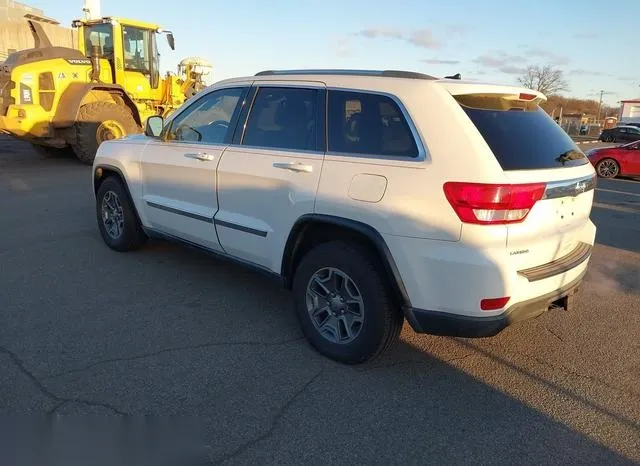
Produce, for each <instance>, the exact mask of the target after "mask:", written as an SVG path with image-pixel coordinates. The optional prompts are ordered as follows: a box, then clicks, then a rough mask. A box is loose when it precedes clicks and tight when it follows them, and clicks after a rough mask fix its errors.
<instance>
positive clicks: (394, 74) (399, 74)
mask: <svg viewBox="0 0 640 466" xmlns="http://www.w3.org/2000/svg"><path fill="white" fill-rule="evenodd" d="M294 74H301V75H305V74H306V75H309V74H316V75H342V76H380V77H386V78H406V79H429V80H432V79H438V78H436V77H434V76H429V75H428V74H424V73H417V72H415V71H402V70H343V69H336V70H329V69H322V70H313V69H304V70H265V71H260V72H259V73H256V74H255V76H286V75H294Z"/></svg>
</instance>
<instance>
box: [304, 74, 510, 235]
mask: <svg viewBox="0 0 640 466" xmlns="http://www.w3.org/2000/svg"><path fill="white" fill-rule="evenodd" d="M343 81H344V82H341V83H340V85H336V86H333V85H332V84H330V83H327V87H328V88H329V91H331V89H332V88H343V89H345V90H350V91H357V90H358V89H363V90H366V91H370V92H380V93H386V94H391V95H393V96H395V97H396V98H397V99H399V100H400V101H401V102H402V104H403V105H404V107H405V109H406V112H407V114H408V116H409V117H410V118H411V120H412V122H413V125H414V126H415V129H416V132H417V134H418V137H419V139H420V141H419V142H421V144H422V146H423V147H424V159H423V160H407V159H400V160H399V159H395V160H394V159H393V158H392V157H375V156H353V155H342V154H332V153H330V152H329V153H327V155H326V157H325V163H324V165H323V169H322V176H321V178H320V185H319V189H318V196H317V200H316V212H317V213H322V214H328V215H335V216H339V217H345V218H350V219H354V220H358V221H361V222H364V223H367V224H369V225H371V226H373V227H374V228H376V229H377V230H378V231H379V232H380V233H382V234H385V235H395V236H404V237H412V238H424V239H432V240H440V241H449V242H451V241H459V240H460V237H461V230H462V224H461V222H460V220H459V218H458V217H457V215H456V214H455V212H454V210H453V209H452V208H451V206H450V205H449V202H448V201H447V199H446V197H445V195H444V191H443V184H444V183H445V182H447V181H454V180H455V181H476V180H478V179H482V180H485V181H486V182H503V181H504V174H503V172H502V169H501V168H500V166H499V165H498V163H497V161H496V160H495V157H493V155H492V154H491V152H490V150H489V149H488V146H487V145H486V143H485V142H484V140H483V139H482V137H481V136H480V134H479V133H478V132H477V130H476V129H475V127H474V126H473V124H472V123H471V121H470V120H469V119H468V117H467V116H466V114H465V113H464V111H463V110H462V109H461V108H460V107H459V106H458V105H457V103H456V102H455V100H454V99H453V98H452V97H451V95H450V94H449V93H448V92H447V91H446V89H444V88H443V87H442V86H441V85H439V84H438V83H437V82H433V81H422V80H410V79H408V80H404V79H395V78H393V79H387V80H382V79H380V80H378V79H376V80H365V81H361V82H358V83H357V85H358V86H357V87H354V88H349V82H348V80H343ZM374 86H375V87H374ZM362 174H370V175H376V176H379V177H384V178H386V180H387V184H386V189H385V191H384V194H383V196H382V197H381V198H380V199H374V200H372V201H368V202H367V201H362V200H357V199H354V198H353V197H351V196H350V189H351V186H352V183H353V182H354V180H357V179H359V176H360V175H362Z"/></svg>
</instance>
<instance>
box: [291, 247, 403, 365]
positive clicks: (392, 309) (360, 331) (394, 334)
mask: <svg viewBox="0 0 640 466" xmlns="http://www.w3.org/2000/svg"><path fill="white" fill-rule="evenodd" d="M380 270H382V267H381V266H380V264H379V262H378V261H377V260H376V259H375V258H374V257H372V256H371V254H369V253H367V252H366V251H365V250H363V249H361V248H359V247H358V246H356V245H354V244H352V243H345V242H342V241H332V242H328V243H322V244H320V245H318V246H316V247H315V248H313V249H312V250H311V251H310V252H309V253H307V254H306V255H305V256H304V257H303V258H302V260H301V262H300V264H299V265H298V267H297V269H296V271H295V275H294V278H293V295H294V306H295V311H296V315H297V317H298V321H299V323H300V326H301V328H302V332H303V334H304V335H305V337H306V338H307V340H308V341H309V343H310V344H311V345H312V346H313V347H314V348H315V349H316V350H317V351H318V352H319V353H320V354H322V355H324V356H326V357H328V358H331V359H333V360H335V361H338V362H341V363H345V364H359V363H363V362H365V361H368V360H372V359H375V358H376V357H378V356H379V355H381V354H382V353H383V352H385V351H387V350H389V349H391V348H392V347H393V346H395V345H396V344H397V342H398V340H399V336H400V331H401V330H402V324H403V322H404V316H403V314H402V312H401V311H400V309H399V308H398V307H397V306H396V305H395V303H394V300H393V299H392V295H391V292H390V289H389V286H388V285H387V282H386V280H385V279H384V277H383V276H382V275H381V274H380ZM321 271H323V272H321ZM340 273H341V274H343V276H346V277H348V278H349V279H350V280H351V285H350V286H349V287H348V289H349V290H351V292H350V293H348V292H344V288H343V293H342V294H343V297H346V298H347V300H352V301H358V299H359V304H354V303H353V302H352V303H351V304H350V307H351V309H354V310H355V309H357V310H358V311H359V316H357V317H354V316H355V313H353V312H349V311H348V310H345V307H344V306H345V305H344V304H340V303H339V302H336V300H337V301H339V298H331V299H332V302H333V303H334V305H335V308H334V307H330V306H327V303H328V302H329V301H328V300H327V299H324V298H320V296H319V294H323V295H325V296H328V294H327V293H326V289H327V287H329V288H331V286H330V284H331V280H334V279H335V280H338V282H339V281H340V280H343V283H344V277H343V278H339V277H340ZM316 274H318V275H316ZM314 277H316V278H319V279H323V280H326V282H324V283H326V285H325V288H324V289H323V288H322V286H320V285H318V284H317V283H318V280H313V282H312V279H313V278H314ZM354 285H355V287H354ZM308 286H309V287H310V288H311V289H315V290H316V293H319V294H315V297H316V298H315V300H316V301H317V304H318V306H317V308H316V309H321V308H326V310H325V311H322V312H320V313H319V314H318V315H317V316H316V319H314V318H312V316H311V314H310V312H309V310H308V306H307V304H308V301H309V304H311V303H312V302H313V301H314V298H312V296H314V294H313V293H309V294H308V293H307V290H308V288H307V287H308ZM336 288H337V287H336ZM308 296H309V298H308ZM354 296H359V298H355V299H354ZM340 306H342V309H341V310H340V309H337V308H338V307H340ZM334 312H336V313H337V314H338V317H335V316H334V315H333V313H334ZM330 313H331V314H332V315H331V316H330ZM341 313H342V314H341ZM360 316H361V317H360ZM330 317H331V318H332V319H333V320H332V322H334V323H335V322H337V321H338V319H351V320H352V325H351V327H350V329H351V335H352V340H350V341H349V340H348V338H345V339H344V340H343V341H342V342H338V341H337V340H338V335H337V334H336V332H335V331H328V330H327V327H325V330H324V335H323V331H321V330H320V327H321V325H320V324H324V323H325V322H329V318H330ZM358 319H361V321H360V322H356V320H358ZM314 320H315V322H316V323H314ZM345 322H347V321H346V320H342V324H340V323H338V324H337V327H338V328H340V330H338V332H339V333H340V337H347V336H348V335H347V333H346V331H345V329H346V324H345ZM334 330H335V326H334Z"/></svg>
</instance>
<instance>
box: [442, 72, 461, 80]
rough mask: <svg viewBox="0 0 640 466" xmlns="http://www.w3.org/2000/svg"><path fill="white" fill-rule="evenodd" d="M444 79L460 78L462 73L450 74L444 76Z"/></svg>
mask: <svg viewBox="0 0 640 466" xmlns="http://www.w3.org/2000/svg"><path fill="white" fill-rule="evenodd" d="M444 79H462V75H461V74H460V73H456V74H454V75H452V76H445V77H444Z"/></svg>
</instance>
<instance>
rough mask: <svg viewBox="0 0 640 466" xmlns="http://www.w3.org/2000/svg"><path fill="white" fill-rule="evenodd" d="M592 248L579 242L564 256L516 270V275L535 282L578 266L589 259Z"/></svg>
mask: <svg viewBox="0 0 640 466" xmlns="http://www.w3.org/2000/svg"><path fill="white" fill-rule="evenodd" d="M592 250H593V246H591V245H590V244H587V243H582V242H580V243H578V245H577V246H576V248H575V249H574V250H573V251H571V252H570V253H569V254H567V255H566V256H564V257H561V258H559V259H555V260H553V261H551V262H547V263H546V264H542V265H538V266H536V267H531V268H529V269H524V270H518V275H521V276H523V277H525V278H526V279H527V280H528V281H529V282H536V281H538V280H544V279H545V278H550V277H553V276H555V275H560V274H562V273H565V272H568V271H569V270H571V269H573V268H575V267H577V266H579V265H580V264H582V263H583V262H584V261H586V260H587V259H589V258H590V257H591V251H592Z"/></svg>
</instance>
